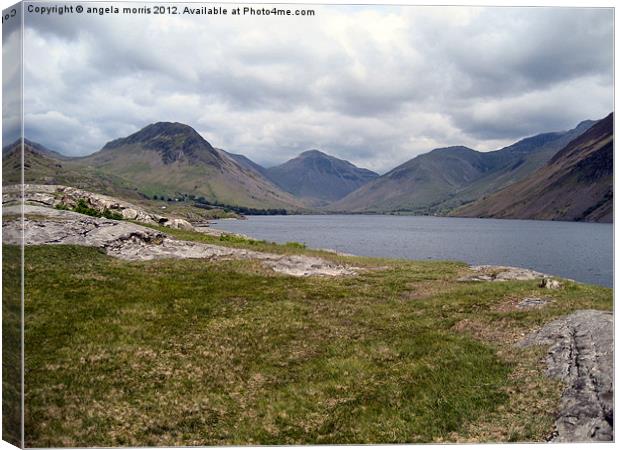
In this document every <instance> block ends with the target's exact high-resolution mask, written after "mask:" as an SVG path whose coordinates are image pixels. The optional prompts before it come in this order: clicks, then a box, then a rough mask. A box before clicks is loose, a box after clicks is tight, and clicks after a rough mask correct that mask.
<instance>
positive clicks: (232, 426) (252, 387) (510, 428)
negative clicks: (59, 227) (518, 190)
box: [4, 229, 612, 447]
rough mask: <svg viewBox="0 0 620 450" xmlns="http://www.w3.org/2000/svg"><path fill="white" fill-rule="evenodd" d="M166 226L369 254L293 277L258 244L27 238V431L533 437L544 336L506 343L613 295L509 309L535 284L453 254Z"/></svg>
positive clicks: (227, 437) (291, 437) (540, 412)
mask: <svg viewBox="0 0 620 450" xmlns="http://www.w3.org/2000/svg"><path fill="white" fill-rule="evenodd" d="M165 231H166V232H168V233H171V234H175V235H177V236H178V237H182V238H191V239H194V240H199V241H203V242H217V243H220V244H225V245H229V246H237V247H245V248H252V249H253V250H257V249H259V250H269V251H272V252H280V253H304V254H321V256H323V257H325V258H331V259H334V260H337V261H340V262H342V261H347V262H348V263H350V264H352V265H356V266H364V267H369V268H370V267H374V268H375V270H366V271H363V272H362V273H361V274H359V275H357V276H355V277H341V278H327V277H309V278H294V277H289V276H283V275H277V274H275V273H273V272H270V271H268V270H267V269H265V268H264V267H263V266H261V265H260V264H259V263H258V262H256V261H248V260H246V261H221V262H210V261H205V260H158V261H148V262H127V261H121V260H117V259H113V258H110V257H108V256H106V255H105V254H103V253H101V252H100V251H98V250H96V249H93V248H84V247H73V246H41V247H27V248H26V289H27V291H26V373H25V376H26V405H27V408H26V445H27V446H30V447H47V446H53V447H56V446H117V445H149V446H152V445H165V446H170V445H180V444H183V445H219V444H250V443H251V444H304V443H312V444H336V443H338V444H347V443H405V442H446V441H448V442H456V441H463V442H467V441H511V440H513V441H540V440H544V438H545V437H546V436H547V435H548V433H549V432H550V431H551V428H552V423H553V420H554V418H553V413H554V408H555V407H556V406H557V400H558V398H559V394H560V389H559V386H558V384H557V383H555V382H553V381H551V380H549V379H547V378H546V377H545V376H544V367H543V366H542V362H541V357H542V355H543V354H544V349H526V350H521V349H518V348H517V347H515V346H514V345H513V343H514V342H515V340H517V339H518V338H519V337H520V336H522V335H524V334H525V333H526V332H528V331H529V330H531V329H532V328H534V327H536V326H539V325H540V324H542V323H545V322H546V321H548V320H551V319H552V318H554V317H557V316H560V315H563V314H566V313H568V312H570V311H573V310H575V309H581V308H597V309H610V308H611V307H612V294H611V290H610V289H606V288H600V287H595V286H588V285H579V284H574V283H567V285H566V287H565V288H564V289H562V290H559V291H550V292H545V293H544V294H545V295H547V296H550V297H552V300H553V301H552V302H551V303H550V304H549V306H547V307H545V308H542V309H537V310H530V311H514V310H510V309H509V308H505V307H502V305H505V304H506V303H507V302H509V301H510V299H512V298H515V297H518V298H521V297H526V296H531V295H532V294H536V293H538V295H540V292H541V291H540V289H539V288H538V287H537V285H536V282H535V281H531V282H529V281H522V282H505V283H458V282H456V281H455V280H456V278H457V277H458V276H459V275H460V274H461V273H462V272H463V270H464V267H465V266H464V265H463V264H460V263H454V262H432V261H420V262H411V261H389V260H374V259H369V258H350V257H349V258H345V257H340V256H336V255H333V254H330V253H326V252H317V251H314V250H310V249H305V248H297V247H298V246H290V245H288V246H287V245H280V246H278V245H276V244H270V243H264V242H259V243H258V244H254V243H248V242H240V241H226V242H220V241H218V238H217V237H212V236H205V235H201V234H197V233H192V232H187V231H183V230H171V229H165ZM4 251H5V255H9V256H10V255H11V254H13V253H15V252H18V249H17V248H15V247H12V246H5V247H4ZM5 258H6V256H5ZM5 261H6V263H7V264H9V265H10V264H14V263H12V261H13V260H12V259H11V258H10V257H9V258H7V259H5ZM377 267H380V269H376V268H377ZM9 269H10V267H9Z"/></svg>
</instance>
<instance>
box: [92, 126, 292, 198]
mask: <svg viewBox="0 0 620 450" xmlns="http://www.w3.org/2000/svg"><path fill="white" fill-rule="evenodd" d="M80 163H81V164H84V165H89V166H93V167H96V168H97V169H99V170H101V171H103V172H105V173H113V174H116V175H118V176H120V177H123V178H125V179H128V180H131V181H132V182H133V183H135V184H136V185H138V186H139V187H140V190H141V192H144V193H145V194H147V195H149V196H151V195H162V194H164V195H171V196H173V195H175V194H177V193H187V194H194V195H196V196H204V197H205V198H206V199H207V200H210V201H213V202H220V203H223V204H229V205H237V206H246V207H251V208H285V209H292V210H299V209H303V205H302V203H301V202H299V201H298V200H297V199H295V198H294V197H293V196H291V195H290V194H288V193H286V192H283V191H282V190H281V189H280V188H278V187H277V186H275V185H274V184H273V183H272V182H271V181H269V180H267V179H266V178H265V177H264V176H262V175H261V174H260V173H258V172H256V171H253V170H248V169H247V168H246V167H244V166H243V165H241V164H239V163H238V162H236V161H235V160H234V159H233V158H231V157H228V156H227V154H225V153H224V152H222V151H220V150H217V149H215V148H213V146H212V145H211V144H210V143H209V142H207V141H206V140H205V139H204V138H203V137H202V136H200V134H198V133H197V132H196V131H195V130H194V129H193V128H191V127H190V126H188V125H184V124H181V123H171V122H158V123H154V124H151V125H148V126H146V127H145V128H143V129H142V130H140V131H138V132H136V133H134V134H132V135H130V136H127V137H125V138H120V139H116V140H114V141H111V142H109V143H107V144H106V145H105V146H104V147H103V148H102V149H101V150H100V151H98V152H96V153H94V154H92V155H90V156H87V157H84V158H80Z"/></svg>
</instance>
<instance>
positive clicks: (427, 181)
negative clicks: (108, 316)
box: [328, 121, 592, 214]
mask: <svg viewBox="0 0 620 450" xmlns="http://www.w3.org/2000/svg"><path fill="white" fill-rule="evenodd" d="M591 124H592V122H590V121H584V122H582V123H580V124H579V125H578V126H577V127H576V128H574V129H572V130H570V131H567V132H556V133H544V134H539V135H536V136H532V137H529V138H526V139H523V140H521V141H519V142H517V143H515V144H513V145H511V146H508V147H505V148H503V149H501V150H497V151H493V152H478V151H475V150H472V149H469V148H466V147H447V148H442V149H436V150H433V151H431V152H429V153H426V154H423V155H420V156H417V157H415V158H413V159H412V160H410V161H407V162H406V163H404V164H402V165H400V166H399V167H397V168H395V169H393V170H391V171H390V172H388V173H386V174H385V175H382V176H381V177H379V178H377V179H376V180H374V181H372V182H370V183H368V184H367V185H365V186H362V187H361V188H360V189H358V190H357V191H354V192H352V193H351V194H349V195H348V196H347V197H345V198H343V199H342V200H340V201H337V202H334V203H333V204H331V205H330V206H329V207H328V209H329V210H332V211H350V212H404V213H413V214H428V213H435V214H445V213H447V212H448V211H450V210H452V209H454V208H455V207H458V206H460V205H462V204H464V203H468V202H471V201H472V200H476V199H478V198H480V197H481V196H483V195H485V194H488V193H492V192H495V191H497V190H499V189H501V188H503V187H505V186H507V185H509V184H512V183H514V182H516V181H519V180H522V179H523V178H525V177H527V176H528V175H530V174H531V173H532V172H534V171H535V170H537V169H538V168H539V167H541V166H543V165H544V164H545V163H546V162H547V161H548V160H549V159H550V158H551V157H552V156H553V155H554V154H555V153H556V152H557V151H559V150H560V149H561V148H562V147H564V146H565V145H566V144H567V143H568V142H570V141H571V140H572V139H574V138H575V137H577V136H579V135H580V134H582V133H583V132H584V131H586V130H587V129H588V128H589V127H590V126H591Z"/></svg>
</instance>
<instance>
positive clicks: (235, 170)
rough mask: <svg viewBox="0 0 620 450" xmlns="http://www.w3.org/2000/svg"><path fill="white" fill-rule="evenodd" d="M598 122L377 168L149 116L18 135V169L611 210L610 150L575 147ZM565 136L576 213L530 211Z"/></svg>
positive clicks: (286, 195)
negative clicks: (72, 140) (109, 126)
mask: <svg viewBox="0 0 620 450" xmlns="http://www.w3.org/2000/svg"><path fill="white" fill-rule="evenodd" d="M605 121H606V122H605ZM602 122H605V123H607V125H606V128H605V130H604V131H601V132H602V133H604V135H605V136H603V139H606V140H605V143H606V145H608V146H611V145H612V142H613V125H612V122H613V114H610V115H609V116H608V117H607V118H606V119H602V120H600V121H592V120H585V121H583V122H581V123H580V124H578V125H577V126H576V127H575V128H573V129H571V130H568V131H562V132H548V133H542V134H539V135H536V136H532V137H528V138H525V139H522V140H520V141H518V142H516V143H514V144H512V145H510V146H507V147H505V148H502V149H499V150H496V151H490V152H479V151H476V150H474V149H471V148H467V147H463V146H455V147H446V148H439V149H434V150H432V151H430V152H428V153H425V154H422V155H419V156H416V157H415V158H413V159H411V160H409V161H407V162H405V163H404V164H401V165H400V166H398V167H396V168H394V169H392V170H389V171H388V172H386V173H385V174H382V175H380V174H377V173H375V172H373V171H371V170H368V169H364V168H359V167H357V166H355V165H354V164H352V163H350V162H348V161H346V160H342V159H338V158H335V157H333V156H331V155H329V154H327V153H325V152H322V151H320V150H308V151H305V152H303V153H301V154H300V155H299V156H297V157H295V158H293V159H291V160H289V161H286V162H284V163H282V164H280V165H277V166H274V167H262V166H261V165H259V164H257V163H255V162H254V161H252V160H251V159H249V158H247V157H246V156H244V155H241V154H236V153H232V152H229V151H227V150H223V149H219V148H216V147H213V146H212V145H211V144H210V143H209V142H207V141H206V140H205V139H204V138H203V137H202V136H200V134H198V133H197V132H196V131H195V130H194V129H193V128H191V127H189V126H187V125H184V124H180V123H171V122H159V123H154V124H151V125H148V126H146V127H145V128H143V129H142V130H140V131H138V132H136V133H134V134H132V135H130V136H127V137H124V138H119V139H116V140H113V141H111V142H108V143H107V144H105V145H104V146H103V147H102V148H101V150H99V151H97V152H94V153H92V154H90V155H88V156H84V157H68V156H65V155H62V154H60V153H58V152H57V151H54V150H50V149H47V148H46V147H44V146H43V145H41V144H39V143H34V142H31V141H29V140H26V141H25V146H24V151H25V181H26V182H32V183H44V184H63V185H70V186H74V187H81V188H87V189H91V190H93V191H95V192H99V193H102V194H109V195H116V196H119V197H123V198H126V199H128V200H143V201H148V200H152V201H157V200H159V201H164V202H166V203H170V202H174V203H179V202H180V203H182V204H185V205H188V206H190V207H196V206H198V207H203V209H219V210H220V211H222V212H226V213H231V214H235V213H237V214H263V213H264V214H282V213H286V214H309V213H314V214H316V213H320V214H329V213H343V214H359V213H364V214H405V215H439V216H449V215H452V216H464V217H495V218H504V217H505V218H517V219H518V218H534V219H544V220H585V221H595V222H596V221H602V222H609V221H611V220H612V219H611V209H610V208H611V207H610V205H611V203H612V200H613V193H612V188H611V186H612V185H611V177H610V176H609V175H605V174H609V173H610V168H611V167H612V164H613V154H612V153H611V151H602V152H599V153H597V154H596V156H591V157H589V158H590V160H592V158H596V165H597V167H600V170H602V171H603V172H600V170H599V172H600V173H599V172H597V174H594V175H588V170H589V169H588V167H589V163H588V162H587V161H589V160H588V156H587V155H586V154H585V153H587V152H588V151H589V150H588V149H586V148H581V147H579V141H578V139H579V138H580V137H581V136H582V135H583V134H584V133H586V132H588V130H590V129H591V128H592V127H593V126H594V125H597V124H598V125H599V128H600V127H601V126H600V123H602ZM569 148H572V153H571V154H572V156H571V158H572V160H574V161H573V165H574V167H572V168H571V169H570V170H571V174H572V176H573V178H574V179H575V180H577V179H582V180H586V181H585V182H586V183H590V184H589V185H587V186H585V187H584V189H586V190H587V191H588V192H587V193H585V191H584V194H583V195H582V196H581V197H580V200H579V205H580V206H579V207H580V208H581V211H582V213H576V212H571V213H567V212H566V211H567V210H569V209H571V208H570V207H567V206H566V205H564V206H558V205H553V206H551V205H550V203H547V204H546V205H542V204H541V205H539V206H538V207H537V208H538V210H537V212H531V211H530V209H531V207H527V208H523V207H522V208H517V207H515V206H514V205H515V204H519V203H520V204H527V203H528V201H529V200H528V195H531V194H529V193H528V192H525V190H524V189H523V186H524V185H529V184H531V183H532V182H533V181H531V180H532V177H534V178H535V177H538V178H539V179H540V178H542V177H545V176H551V175H550V173H551V172H553V173H555V172H554V171H553V170H552V169H550V168H548V166H550V165H555V166H558V164H559V163H558V162H557V160H556V159H554V158H556V155H560V154H562V152H565V153H567V152H569V150H567V149H569ZM609 148H611V147H609ZM19 151H20V146H19V145H15V144H13V145H11V146H7V147H5V148H4V149H3V153H4V158H3V171H4V174H5V175H4V176H5V182H15V181H17V180H18V178H19V174H18V173H17V172H16V170H17V169H18V168H19V167H20V166H19V164H20V161H19V158H18V153H19ZM582 153H583V155H582ZM579 161H583V162H581V163H579ZM550 171H551V172H550ZM547 172H549V174H547V175H545V174H546V173H547ZM559 176H560V175H557V176H556V177H559ZM575 183H579V181H575ZM572 187H573V184H570V183H565V184H557V183H556V184H555V185H554V191H555V194H554V195H556V196H557V197H562V196H563V194H564V193H566V192H568V191H569V190H570V189H571V188H572ZM196 199H202V203H200V202H196ZM490 204H492V205H493V206H492V207H491V206H489V205H490ZM162 206H164V205H162ZM205 207H206V208H205ZM567 208H568V209H567ZM263 211H264V212H263ZM586 212H587V213H586Z"/></svg>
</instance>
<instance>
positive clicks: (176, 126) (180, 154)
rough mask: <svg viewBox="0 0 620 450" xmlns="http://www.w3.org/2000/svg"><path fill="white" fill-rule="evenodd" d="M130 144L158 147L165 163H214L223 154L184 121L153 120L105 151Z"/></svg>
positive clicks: (131, 145)
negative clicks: (207, 161)
mask: <svg viewBox="0 0 620 450" xmlns="http://www.w3.org/2000/svg"><path fill="white" fill-rule="evenodd" d="M128 146H129V148H134V147H136V146H138V147H140V148H143V149H148V150H155V151H157V152H159V153H160V154H161V157H162V160H163V161H164V163H165V164H171V163H174V162H177V161H188V162H190V163H191V162H195V161H196V160H202V161H204V160H205V159H208V160H209V162H211V163H214V162H216V161H218V160H220V159H221V157H220V154H219V153H218V152H217V151H216V150H215V149H214V148H213V146H212V145H211V144H210V143H209V142H207V141H206V140H205V139H204V138H203V137H202V136H201V135H200V134H199V133H198V132H197V131H196V130H194V129H193V128H192V127H190V126H189V125H186V124H183V123H180V122H156V123H152V124H150V125H147V126H146V127H144V128H142V129H141V130H139V131H136V132H135V133H133V134H131V135H129V136H127V137H124V138H120V139H115V140H113V141H111V142H108V143H107V144H106V145H105V146H104V147H103V149H102V151H109V150H113V149H118V148H121V147H128Z"/></svg>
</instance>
